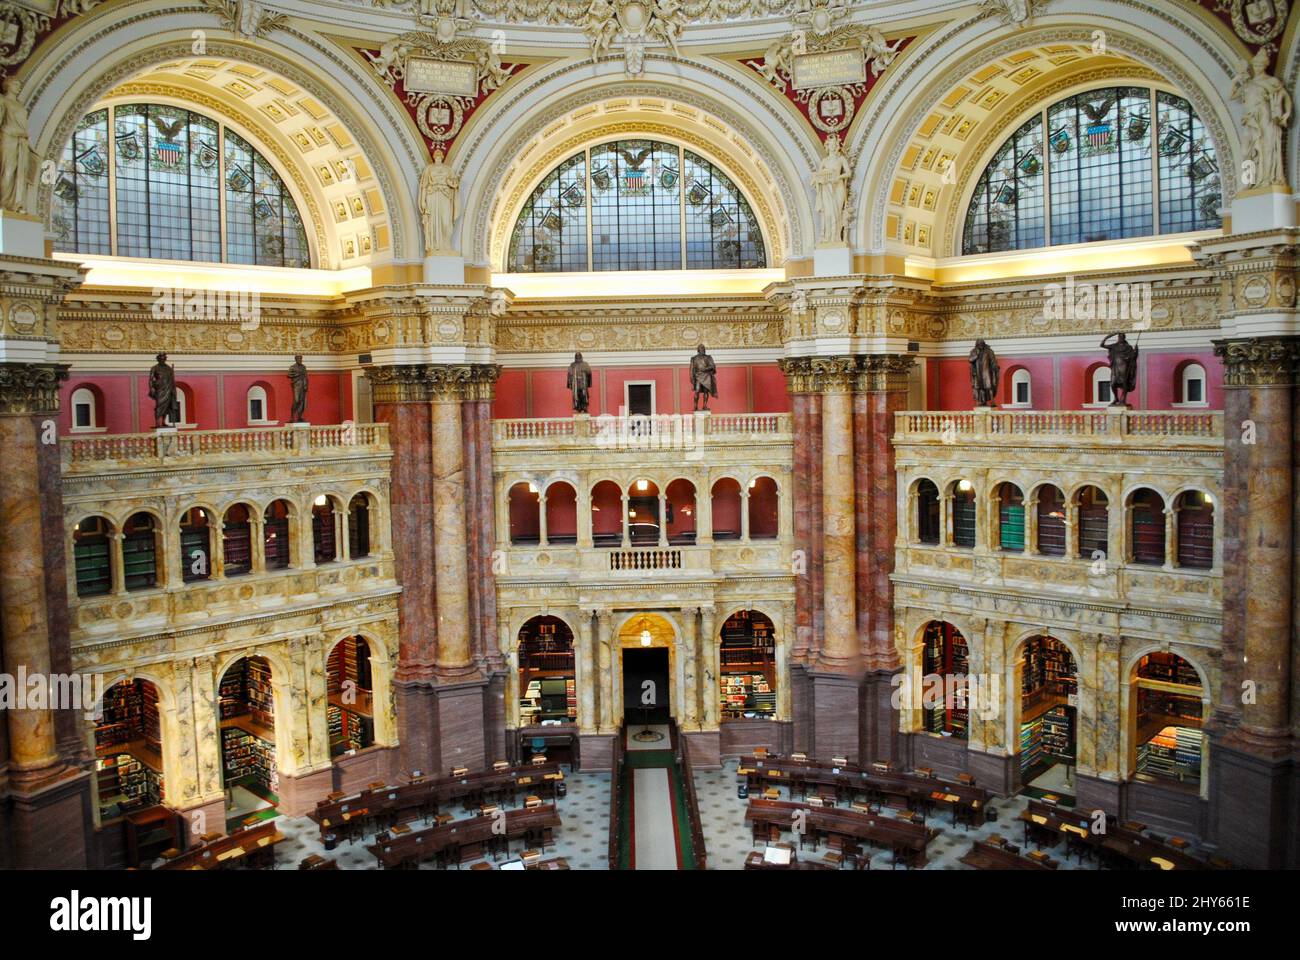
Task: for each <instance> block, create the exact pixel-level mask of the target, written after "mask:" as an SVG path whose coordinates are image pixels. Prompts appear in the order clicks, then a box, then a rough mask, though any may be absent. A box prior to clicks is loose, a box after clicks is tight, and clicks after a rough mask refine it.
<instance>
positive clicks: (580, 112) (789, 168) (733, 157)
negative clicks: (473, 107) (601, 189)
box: [456, 58, 820, 269]
mask: <svg viewBox="0 0 1300 960" xmlns="http://www.w3.org/2000/svg"><path fill="white" fill-rule="evenodd" d="M665 68H667V70H665ZM592 70H593V68H592V66H591V64H590V63H589V62H584V61H577V62H572V61H571V62H566V63H563V64H560V65H558V66H556V67H554V68H552V69H549V70H547V71H543V72H539V73H538V74H536V75H535V76H534V78H533V80H532V82H531V83H530V84H528V85H526V86H521V87H520V88H518V89H517V91H516V95H515V97H514V99H513V100H511V101H508V102H507V101H499V102H497V103H493V102H492V101H491V100H489V101H488V102H487V104H486V105H485V109H484V111H480V112H481V113H483V116H482V117H479V116H477V115H476V116H475V118H474V120H475V121H476V123H475V125H474V128H473V131H472V132H473V136H470V137H468V139H466V138H462V139H461V140H460V141H458V143H457V145H456V154H457V160H458V164H457V166H458V169H460V170H461V171H462V176H463V178H464V179H466V180H467V181H471V182H472V186H471V188H470V192H469V195H468V197H467V202H466V206H465V209H466V216H465V217H464V218H463V221H462V223H461V224H460V225H459V226H458V228H457V230H458V232H457V240H458V243H459V247H460V249H461V250H462V252H463V253H464V256H465V258H466V261H467V262H469V263H472V264H476V265H480V266H482V265H490V266H491V267H492V268H493V269H501V268H502V264H503V263H504V257H505V253H506V247H507V239H508V235H509V232H510V230H511V229H512V228H513V226H514V220H515V218H516V217H517V215H518V211H519V209H520V207H521V206H522V204H523V202H524V200H525V199H526V193H527V191H529V190H531V188H532V186H533V183H535V182H536V180H538V179H540V178H541V177H542V176H545V174H546V173H547V172H549V171H550V170H551V169H552V168H553V167H554V166H556V165H557V164H559V163H560V162H561V161H563V160H564V159H565V158H566V157H568V156H570V155H571V154H573V153H576V152H578V151H579V150H580V149H581V148H582V147H583V146H585V145H586V144H588V143H591V142H595V141H597V140H600V139H604V140H608V139H612V138H613V137H615V136H618V135H620V134H621V135H627V136H639V137H661V138H663V139H669V140H676V141H678V142H682V143H683V144H684V145H686V146H688V147H690V148H691V149H692V150H697V149H698V150H699V152H701V153H702V154H703V155H705V156H706V157H708V158H709V159H710V160H713V161H715V162H717V163H718V165H719V167H720V168H721V169H722V170H724V171H725V172H726V173H727V174H728V175H729V176H731V177H732V178H733V180H734V181H735V183H736V185H737V187H739V188H740V189H741V191H742V192H744V193H745V195H746V197H747V199H748V200H749V201H750V203H751V205H752V206H753V209H754V212H755V215H756V217H757V218H758V220H759V222H760V224H761V225H762V227H763V231H764V240H765V242H766V245H767V252H768V262H769V266H771V267H779V266H780V265H781V264H782V262H783V261H784V260H786V259H792V258H799V257H804V256H808V255H810V254H811V249H810V244H811V240H812V236H813V233H812V229H813V228H812V211H811V202H810V197H809V195H808V192H807V188H806V187H805V185H804V180H805V178H806V176H807V171H808V170H810V169H812V168H813V166H814V165H815V163H816V159H817V157H818V156H819V155H820V154H819V151H818V150H817V149H816V145H815V138H813V137H812V135H811V133H810V132H809V131H807V130H806V129H804V128H803V127H801V126H799V125H798V124H796V123H794V122H792V119H791V117H790V116H789V114H788V112H787V111H785V110H783V109H781V106H780V105H779V104H775V103H773V102H772V98H770V97H767V96H765V95H759V94H757V93H756V92H755V87H754V85H752V84H751V83H750V82H749V80H748V79H747V78H743V77H740V76H738V75H736V74H733V73H731V72H727V71H724V70H722V69H720V65H718V64H713V63H708V62H694V61H692V62H690V63H686V62H682V61H677V62H674V63H672V64H671V65H669V64H667V63H660V62H658V61H657V60H656V59H654V58H650V59H648V60H647V72H646V74H645V75H644V76H643V77H641V78H639V79H638V80H637V81H635V82H630V81H627V80H626V79H623V78H622V75H621V73H619V72H617V64H614V63H613V62H608V63H605V62H602V63H601V64H599V65H597V67H596V68H595V70H596V74H597V75H596V76H595V77H592V76H591V73H592ZM661 70H663V71H665V73H666V74H667V76H664V77H660V76H656V74H657V73H658V72H659V71H661ZM668 71H671V72H670V73H669V72H668ZM575 88H576V89H575ZM718 90H726V91H728V92H730V93H731V94H733V99H731V100H726V99H724V98H723V97H720V96H719V95H718V92H717V91H718ZM632 101H636V102H637V103H638V104H639V105H641V106H644V105H645V102H649V103H650V104H652V105H653V106H654V110H653V114H652V115H649V116H647V115H646V114H645V112H644V111H641V112H637V113H634V114H630V113H628V112H627V107H626V104H628V103H629V102H632ZM607 102H609V103H614V104H618V105H621V106H619V108H618V110H616V111H615V110H607V109H606V105H607ZM742 106H749V107H750V110H749V111H748V112H745V111H743V110H742V109H740V107H742ZM593 115H595V116H594V118H593V119H590V120H588V118H589V117H593ZM578 116H580V117H581V122H580V123H578V122H575V120H574V119H573V118H574V117H578ZM692 116H693V117H694V119H692ZM706 117H709V118H713V119H712V120H711V121H709V122H708V123H706V122H705V120H704V118H706ZM641 118H644V119H641ZM719 128H724V129H725V130H726V131H727V133H726V134H724V133H723V132H722V130H720V129H719ZM502 129H510V130H514V131H516V132H515V133H514V134H513V135H512V136H507V137H501V136H500V131H501V130H502ZM700 131H709V135H708V136H704V135H702V134H701V132H700ZM538 138H541V139H542V140H544V141H546V143H545V145H544V146H543V145H542V144H541V143H540V142H535V141H538ZM539 146H541V147H542V150H541V152H540V153H538V147H539ZM533 154H536V156H530V155H533ZM521 158H527V159H526V160H525V161H524V162H521ZM742 161H743V163H742ZM751 167H753V168H756V169H758V170H761V171H762V173H761V174H758V175H755V174H751V172H750V168H751ZM529 177H531V180H530V181H529V182H524V181H525V180H526V179H528V178H529ZM515 180H518V181H520V182H518V183H516V182H514V181H515ZM806 247H807V248H808V249H805V248H806Z"/></svg>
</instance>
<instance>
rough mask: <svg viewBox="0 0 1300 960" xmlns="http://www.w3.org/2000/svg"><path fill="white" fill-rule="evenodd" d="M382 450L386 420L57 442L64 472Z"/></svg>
mask: <svg viewBox="0 0 1300 960" xmlns="http://www.w3.org/2000/svg"><path fill="white" fill-rule="evenodd" d="M387 451H388V424H386V423H343V424H332V425H328V426H312V425H303V426H284V427H245V428H243V429H240V430H176V431H171V430H162V431H156V432H154V433H127V434H116V435H105V434H99V435H96V436H88V437H79V436H72V437H65V438H64V439H63V442H62V446H61V454H62V460H63V472H64V473H69V472H74V473H75V472H87V471H96V470H101V469H104V468H118V467H151V466H163V465H167V466H177V465H179V464H182V463H184V462H186V461H196V460H199V459H202V460H204V461H205V462H207V461H210V460H221V459H237V460H247V459H250V458H252V459H261V458H284V457H300V456H301V457H310V456H322V455H335V456H339V455H342V454H345V453H348V452H362V453H371V452H374V453H378V452H387Z"/></svg>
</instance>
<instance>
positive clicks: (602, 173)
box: [591, 164, 610, 190]
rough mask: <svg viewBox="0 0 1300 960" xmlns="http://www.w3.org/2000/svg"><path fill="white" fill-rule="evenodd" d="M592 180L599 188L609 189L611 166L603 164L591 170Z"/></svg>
mask: <svg viewBox="0 0 1300 960" xmlns="http://www.w3.org/2000/svg"><path fill="white" fill-rule="evenodd" d="M591 182H592V183H594V184H595V185H596V189H597V190H608V189H609V187H610V179H609V167H608V166H607V165H605V164H601V165H600V166H599V167H596V168H594V169H593V170H592V171H591Z"/></svg>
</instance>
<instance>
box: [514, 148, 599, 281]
mask: <svg viewBox="0 0 1300 960" xmlns="http://www.w3.org/2000/svg"><path fill="white" fill-rule="evenodd" d="M509 262H510V269H511V270H512V271H515V272H529V273H542V272H553V271H566V272H582V271H585V270H586V269H587V155H586V154H585V153H580V154H578V155H577V156H576V157H570V158H569V159H568V160H566V161H565V162H564V163H562V164H560V165H559V166H558V167H556V168H555V169H554V170H553V171H551V173H550V174H549V175H548V176H547V177H546V179H544V180H543V181H542V182H541V183H540V184H539V185H538V187H537V189H536V190H534V191H533V195H532V196H531V197H530V198H529V200H528V203H527V204H526V205H525V206H524V210H523V213H521V214H520V215H519V219H518V220H517V221H516V222H515V232H514V234H513V235H512V236H511V238H510V259H509Z"/></svg>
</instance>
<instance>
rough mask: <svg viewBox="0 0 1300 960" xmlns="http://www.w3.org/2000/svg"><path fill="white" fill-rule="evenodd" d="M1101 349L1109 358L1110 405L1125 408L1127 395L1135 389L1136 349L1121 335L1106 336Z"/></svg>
mask: <svg viewBox="0 0 1300 960" xmlns="http://www.w3.org/2000/svg"><path fill="white" fill-rule="evenodd" d="M1114 338H1118V339H1114ZM1112 341H1113V342H1112ZM1101 348H1102V349H1103V350H1105V351H1106V355H1107V356H1108V357H1109V358H1110V405H1111V406H1112V407H1127V406H1128V395H1129V394H1130V393H1132V392H1133V391H1134V390H1136V389H1137V362H1138V348H1137V347H1135V346H1133V344H1131V343H1129V342H1128V337H1126V336H1125V335H1124V334H1123V333H1111V334H1108V335H1107V336H1106V339H1105V340H1103V341H1102V342H1101Z"/></svg>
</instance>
